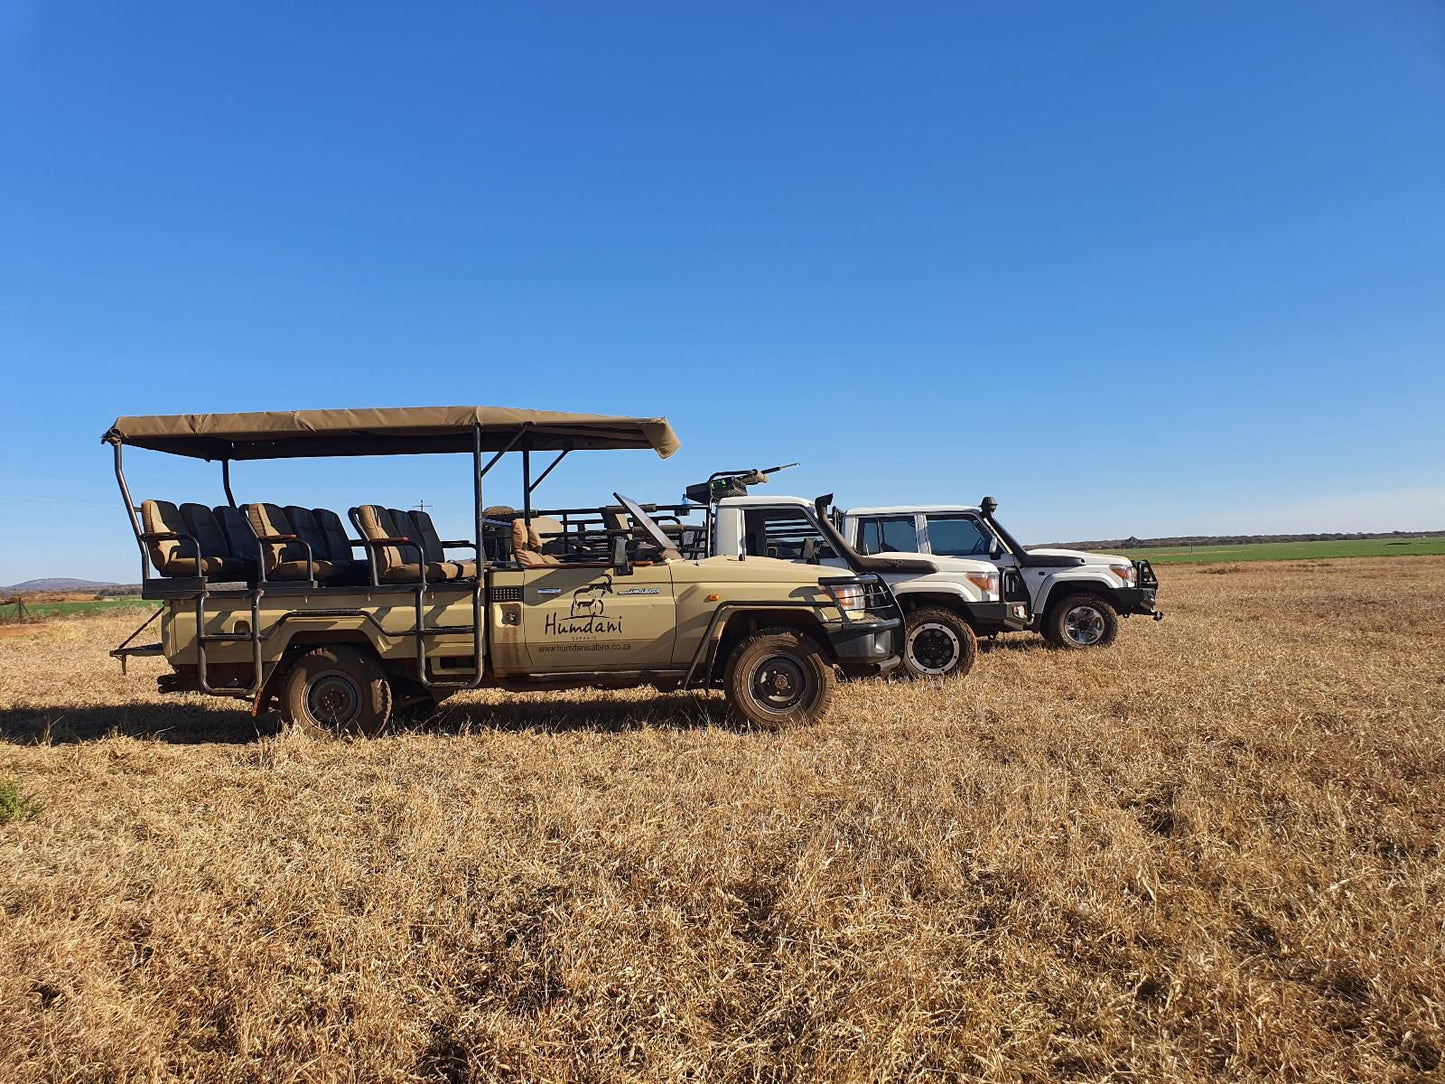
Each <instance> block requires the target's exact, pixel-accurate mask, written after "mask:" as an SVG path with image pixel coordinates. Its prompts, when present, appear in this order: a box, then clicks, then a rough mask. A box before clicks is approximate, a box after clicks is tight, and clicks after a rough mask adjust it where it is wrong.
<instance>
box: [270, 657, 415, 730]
mask: <svg viewBox="0 0 1445 1084" xmlns="http://www.w3.org/2000/svg"><path fill="white" fill-rule="evenodd" d="M281 703H282V707H283V709H284V710H285V713H286V718H287V719H288V720H290V721H291V722H293V723H295V724H296V725H297V726H299V727H300V728H301V729H302V730H304V731H306V732H307V733H308V734H312V735H316V736H325V737H366V738H374V737H376V736H377V735H378V734H380V733H381V732H382V731H383V730H384V729H386V724H387V722H388V721H389V720H390V719H391V685H390V683H389V682H388V681H387V680H386V674H385V673H384V672H383V671H382V669H381V664H380V663H379V662H377V660H376V657H375V656H374V655H372V654H370V653H369V652H364V651H360V650H358V649H357V648H354V647H318V648H316V649H315V650H312V651H308V652H307V653H306V654H304V655H302V656H301V657H300V658H298V659H297V660H296V661H295V662H294V663H292V664H291V668H290V669H289V670H288V671H287V672H286V682H285V687H284V689H283V690H282V694H281Z"/></svg>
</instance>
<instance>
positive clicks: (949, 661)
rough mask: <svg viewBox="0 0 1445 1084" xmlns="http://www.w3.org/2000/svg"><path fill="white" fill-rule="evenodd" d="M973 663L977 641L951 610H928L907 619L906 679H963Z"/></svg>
mask: <svg viewBox="0 0 1445 1084" xmlns="http://www.w3.org/2000/svg"><path fill="white" fill-rule="evenodd" d="M977 659H978V637H977V636H975V635H974V632H973V629H972V628H970V627H969V624H968V622H967V621H965V620H964V619H963V618H961V617H960V616H958V614H956V613H954V612H953V611H952V610H944V609H941V608H936V607H932V606H929V607H924V608H923V609H918V610H914V611H913V612H912V613H911V614H909V615H908V624H907V626H906V627H905V629H904V633H903V670H904V673H906V674H907V675H908V676H909V677H911V678H946V677H963V676H965V675H966V674H967V673H968V672H969V671H970V670H972V669H973V664H974V662H975V661H976V660H977Z"/></svg>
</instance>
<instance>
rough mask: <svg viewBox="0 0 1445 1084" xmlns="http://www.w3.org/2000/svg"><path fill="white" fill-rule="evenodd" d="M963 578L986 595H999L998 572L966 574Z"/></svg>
mask: <svg viewBox="0 0 1445 1084" xmlns="http://www.w3.org/2000/svg"><path fill="white" fill-rule="evenodd" d="M963 578H964V579H966V580H967V581H968V582H969V583H971V584H973V585H974V586H975V587H977V588H978V589H979V590H980V591H982V592H983V593H984V594H985V595H996V594H998V573H997V572H965V573H964V574H963Z"/></svg>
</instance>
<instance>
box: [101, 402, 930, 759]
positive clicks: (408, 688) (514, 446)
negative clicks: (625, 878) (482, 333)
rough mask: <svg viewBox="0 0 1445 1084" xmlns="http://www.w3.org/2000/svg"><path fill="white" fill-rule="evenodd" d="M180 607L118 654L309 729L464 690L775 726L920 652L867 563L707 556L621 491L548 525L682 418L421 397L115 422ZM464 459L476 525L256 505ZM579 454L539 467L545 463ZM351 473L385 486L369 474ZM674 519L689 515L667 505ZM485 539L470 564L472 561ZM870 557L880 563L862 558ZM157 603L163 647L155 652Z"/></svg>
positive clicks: (149, 577) (418, 516)
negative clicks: (344, 471) (550, 479)
mask: <svg viewBox="0 0 1445 1084" xmlns="http://www.w3.org/2000/svg"><path fill="white" fill-rule="evenodd" d="M104 440H105V441H106V442H107V443H108V444H110V445H111V446H112V448H113V450H114V455H115V476H116V481H117V482H118V483H119V485H120V491H121V495H122V497H123V498H124V500H125V508H126V514H127V515H128V516H129V518H130V523H131V526H132V528H133V529H134V531H135V538H136V544H137V546H138V547H139V549H140V554H141V575H142V583H143V594H144V597H145V598H148V599H155V600H158V601H160V602H161V607H160V609H159V610H158V611H157V612H156V614H154V615H152V617H151V618H150V619H149V620H148V621H147V622H146V623H145V624H144V625H142V626H141V628H139V629H137V630H136V631H135V632H134V633H132V635H131V636H130V637H129V638H128V639H127V640H126V641H125V642H124V643H122V644H121V645H120V646H119V647H118V648H116V649H115V651H113V652H112V654H113V655H114V656H115V657H116V658H118V659H120V660H121V664H122V667H124V665H125V661H126V660H127V659H128V658H132V657H136V656H157V655H159V656H164V657H165V659H166V660H167V661H168V662H169V663H170V664H171V667H172V671H173V672H172V673H169V674H165V675H163V676H161V677H160V678H159V679H158V684H159V687H160V689H161V691H162V692H200V693H208V694H211V695H216V696H229V697H235V698H240V699H245V700H248V701H250V702H251V704H252V706H253V710H254V711H256V712H259V711H261V710H262V709H265V708H269V707H272V706H275V707H279V709H280V710H281V712H282V714H283V715H284V716H285V717H286V718H287V719H289V720H290V721H292V722H295V723H298V724H300V725H302V726H303V727H305V728H307V729H313V730H322V731H329V732H333V733H349V734H362V735H375V734H377V733H379V732H380V731H381V730H382V729H383V728H384V727H385V726H386V724H387V721H388V719H389V718H390V716H391V712H392V707H393V705H394V704H400V703H410V702H426V701H440V700H441V699H443V698H444V697H446V696H448V695H450V694H452V693H454V692H457V691H459V690H463V689H477V688H484V687H494V688H495V687H499V688H503V689H508V690H513V691H527V690H539V689H559V688H564V689H565V688H588V687H629V686H640V685H652V686H655V687H657V688H658V689H662V690H677V689H692V688H720V689H722V690H723V691H724V692H725V693H726V695H727V698H728V701H729V702H730V704H731V705H732V707H733V708H734V709H735V710H736V711H737V712H738V714H739V715H741V716H742V717H743V718H744V719H746V720H747V721H748V722H750V723H752V724H753V725H757V726H776V725H780V724H784V723H788V722H794V721H807V720H811V719H813V718H815V717H817V716H818V715H819V714H820V713H821V712H822V711H823V709H824V708H825V707H826V706H827V704H828V701H829V698H830V696H831V693H832V690H833V685H834V681H835V676H836V673H837V672H840V671H841V672H842V673H844V674H849V675H852V674H869V673H880V672H886V671H887V670H889V669H891V668H892V667H893V666H894V665H896V664H897V662H898V651H897V638H898V636H899V631H900V629H901V627H902V613H901V611H900V610H899V607H898V603H897V600H896V599H895V598H894V597H893V594H892V592H891V591H890V590H889V589H888V586H887V585H886V584H885V583H884V582H883V581H882V580H881V579H880V578H879V577H877V576H875V575H871V574H868V573H865V572H862V571H860V570H858V569H855V570H854V571H852V572H851V573H849V574H839V572H840V571H844V570H838V569H825V568H813V567H808V566H804V565H798V564H795V563H793V562H790V561H782V560H776V559H772V558H767V557H704V558H701V559H691V560H689V559H684V558H682V557H681V556H680V555H679V552H678V547H677V541H676V539H677V528H676V526H675V525H673V524H669V523H666V522H664V523H662V524H659V523H658V522H657V521H656V520H654V519H653V517H652V516H651V515H649V512H648V509H647V508H646V507H643V506H639V505H637V504H636V503H634V502H632V501H629V500H627V499H626V498H624V497H622V496H621V495H619V494H613V497H614V498H615V501H616V503H615V504H609V505H606V506H603V507H600V508H598V509H595V510H592V511H593V512H594V513H595V518H596V520H597V522H599V523H602V524H605V527H604V528H603V529H601V530H598V531H596V532H594V533H593V534H592V536H591V538H590V544H587V545H581V546H579V545H578V544H577V540H576V538H575V537H572V538H569V539H568V540H567V541H566V542H565V544H561V543H559V540H557V539H555V538H548V537H544V535H543V533H542V532H541V531H539V530H538V524H536V523H534V522H533V516H532V510H531V504H532V502H531V498H532V493H533V492H534V491H535V490H536V488H537V486H538V485H540V484H541V482H542V481H543V480H544V479H545V478H546V477H547V476H548V475H549V474H551V473H552V471H553V470H554V469H555V468H556V467H557V466H558V465H559V464H560V463H561V462H562V460H563V459H564V458H566V456H568V455H569V454H570V453H572V452H574V451H581V450H612V449H624V448H651V449H652V450H654V451H655V452H657V454H658V455H660V456H663V457H666V456H669V455H671V454H672V453H673V452H675V451H676V450H677V448H678V446H679V442H678V439H677V436H676V435H675V434H674V433H673V431H672V427H671V426H670V425H668V423H667V421H666V419H663V418H619V417H608V416H603V415H592V414H564V413H559V412H555V411H527V410H513V409H507V408H498V407H470V406H463V407H400V408H393V409H376V410H306V411H292V412H274V413H272V412H267V413H251V414H199V415H171V416H154V417H128V418H120V419H118V420H117V421H116V423H115V425H114V426H113V427H112V428H111V429H110V430H109V431H108V432H107V433H106V434H105V437H104ZM127 447H134V448H146V449H150V450H153V451H158V452H166V453H170V454H173V455H181V456H189V457H191V458H196V459H205V460H211V461H219V462H220V464H221V479H222V485H223V489H224V491H225V495H226V503H225V504H222V505H218V506H215V507H211V506H208V505H204V504H199V503H189V504H181V505H179V506H177V505H176V504H174V503H171V502H169V501H162V500H144V501H141V502H140V503H139V504H137V503H136V502H135V501H134V500H133V499H132V497H131V494H130V488H129V486H128V484H127V482H126V477H125V473H124V470H123V463H122V455H123V451H124V449H125V448H127ZM447 452H451V453H459V454H462V455H466V456H467V457H469V458H470V460H471V481H472V496H473V524H474V527H475V535H474V538H473V539H472V540H443V539H442V538H441V537H440V536H439V534H438V533H437V530H436V528H435V526H434V524H433V522H432V519H431V517H430V516H429V515H428V514H427V513H426V512H424V511H422V512H418V511H406V510H401V509H395V508H386V507H383V506H382V505H377V504H359V505H357V506H355V507H353V508H351V509H350V510H349V513H348V518H349V521H350V523H349V528H350V529H348V524H347V523H346V522H345V521H343V519H342V518H341V516H339V515H338V514H337V513H336V512H334V511H331V510H328V509H325V508H305V507H301V506H298V505H291V506H287V507H285V508H281V507H278V506H277V505H274V504H267V503H264V502H260V501H256V502H252V503H248V504H238V503H237V502H236V498H235V495H234V493H233V491H232V487H231V465H232V463H236V462H244V461H247V460H259V459H288V458H296V457H333V456H377V455H406V454H417V453H447ZM509 452H517V453H519V454H520V458H521V466H522V486H521V492H522V494H523V507H522V509H521V510H520V511H518V510H515V509H511V508H493V509H488V508H486V507H485V506H484V505H483V503H482V483H483V480H484V478H485V477H486V475H487V473H488V472H489V471H490V470H491V469H492V467H494V466H495V465H496V464H497V463H498V462H499V461H500V460H501V459H502V458H503V456H505V455H506V454H507V453H509ZM536 452H545V453H555V454H554V457H553V458H552V459H551V460H550V462H549V463H548V464H547V465H546V466H545V468H544V469H543V470H542V471H541V472H540V474H538V475H537V476H536V477H535V479H534V478H533V473H532V455H533V453H536ZM348 477H349V478H351V479H354V480H357V481H358V482H360V483H363V484H364V480H365V473H364V472H358V471H354V470H353V471H350V472H349V473H348ZM664 519H665V517H664ZM458 551H461V553H462V554H463V556H462V557H461V559H457V558H456V557H455V556H454V555H455V554H456V553H457V552H458ZM860 567H861V566H860ZM157 618H158V619H159V623H160V640H159V642H157V643H151V644H137V643H135V641H136V640H137V638H138V637H139V636H140V634H141V632H142V631H143V630H145V629H146V628H148V627H150V625H151V624H152V623H154V622H155V621H156V620H157Z"/></svg>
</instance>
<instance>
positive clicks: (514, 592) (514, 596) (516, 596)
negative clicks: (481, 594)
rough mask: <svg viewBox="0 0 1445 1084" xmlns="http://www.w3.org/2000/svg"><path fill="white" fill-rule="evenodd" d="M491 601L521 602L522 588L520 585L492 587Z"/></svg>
mask: <svg viewBox="0 0 1445 1084" xmlns="http://www.w3.org/2000/svg"><path fill="white" fill-rule="evenodd" d="M492 601H493V602H521V601H522V589H521V588H520V587H493V588H492Z"/></svg>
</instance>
